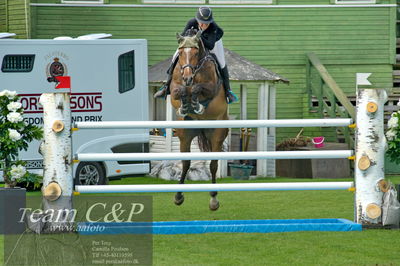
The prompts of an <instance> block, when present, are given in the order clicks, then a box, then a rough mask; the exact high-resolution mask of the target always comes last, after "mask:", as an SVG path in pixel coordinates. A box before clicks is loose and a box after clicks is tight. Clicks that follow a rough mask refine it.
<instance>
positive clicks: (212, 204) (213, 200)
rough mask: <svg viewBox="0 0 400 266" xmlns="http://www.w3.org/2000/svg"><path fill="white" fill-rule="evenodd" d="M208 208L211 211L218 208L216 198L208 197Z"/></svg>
mask: <svg viewBox="0 0 400 266" xmlns="http://www.w3.org/2000/svg"><path fill="white" fill-rule="evenodd" d="M209 207H210V210H211V211H216V210H218V208H219V201H218V200H217V199H216V198H211V199H210V205H209Z"/></svg>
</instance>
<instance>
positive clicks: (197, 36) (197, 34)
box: [196, 30, 202, 39]
mask: <svg viewBox="0 0 400 266" xmlns="http://www.w3.org/2000/svg"><path fill="white" fill-rule="evenodd" d="M201 32H202V31H201V30H199V31H198V32H197V33H196V39H200V36H201Z"/></svg>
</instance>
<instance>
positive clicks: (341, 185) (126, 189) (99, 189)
mask: <svg viewBox="0 0 400 266" xmlns="http://www.w3.org/2000/svg"><path fill="white" fill-rule="evenodd" d="M353 186H354V184H353V182H294V183H231V184H221V183H220V184H164V185H98V186H75V191H76V192H79V193H142V192H143V193H144V192H147V193H152V192H154V193H156V192H205V191H287V190H349V189H351V188H353Z"/></svg>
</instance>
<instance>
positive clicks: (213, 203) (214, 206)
mask: <svg viewBox="0 0 400 266" xmlns="http://www.w3.org/2000/svg"><path fill="white" fill-rule="evenodd" d="M217 170H218V160H212V161H211V163H210V172H211V178H212V180H211V182H212V183H213V184H215V183H216V182H217V180H216V177H217ZM217 194H218V192H217V191H211V192H210V196H211V199H210V205H209V207H210V210H212V211H216V210H218V208H219V201H218V199H217Z"/></svg>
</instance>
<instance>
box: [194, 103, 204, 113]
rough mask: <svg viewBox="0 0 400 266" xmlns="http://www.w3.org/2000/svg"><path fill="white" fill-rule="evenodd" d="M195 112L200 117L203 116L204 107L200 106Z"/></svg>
mask: <svg viewBox="0 0 400 266" xmlns="http://www.w3.org/2000/svg"><path fill="white" fill-rule="evenodd" d="M193 111H194V112H195V113H196V114H198V115H202V114H203V113H204V105H202V104H199V108H193Z"/></svg>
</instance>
